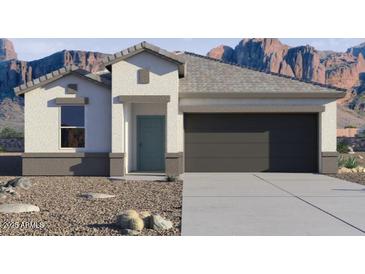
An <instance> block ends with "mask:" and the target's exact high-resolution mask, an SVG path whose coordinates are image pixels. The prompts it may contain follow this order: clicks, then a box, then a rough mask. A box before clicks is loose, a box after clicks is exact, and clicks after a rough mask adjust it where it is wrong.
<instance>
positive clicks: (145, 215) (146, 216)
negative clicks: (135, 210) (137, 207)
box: [139, 211, 152, 228]
mask: <svg viewBox="0 0 365 274" xmlns="http://www.w3.org/2000/svg"><path fill="white" fill-rule="evenodd" d="M139 216H140V217H141V218H142V220H143V223H144V227H145V228H151V218H152V214H151V212H149V211H141V212H140V213H139Z"/></svg>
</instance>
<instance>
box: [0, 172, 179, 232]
mask: <svg viewBox="0 0 365 274" xmlns="http://www.w3.org/2000/svg"><path fill="white" fill-rule="evenodd" d="M14 178H15V177H0V182H1V183H0V190H1V191H0V210H2V211H3V212H18V211H22V210H24V211H29V212H23V213H1V214H0V225H1V226H0V235H27V236H28V235H50V236H51V235H52V236H53V235H55V236H58V235H60V236H61V235H62V236H64V235H65V236H66V235H70V236H71V235H85V236H86V235H95V236H109V235H113V236H114V235H142V236H149V235H151V236H153V235H155V236H158V235H171V236H177V235H180V232H181V207H182V182H158V181H155V182H152V181H110V180H109V179H107V178H104V177H22V178H21V180H19V179H16V180H13V179H14Z"/></svg>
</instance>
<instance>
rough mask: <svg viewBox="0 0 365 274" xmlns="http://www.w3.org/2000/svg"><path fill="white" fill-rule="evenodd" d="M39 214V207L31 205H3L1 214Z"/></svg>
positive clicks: (0, 206)
mask: <svg viewBox="0 0 365 274" xmlns="http://www.w3.org/2000/svg"><path fill="white" fill-rule="evenodd" d="M23 212H39V207H38V206H35V205H31V204H1V205H0V213H23Z"/></svg>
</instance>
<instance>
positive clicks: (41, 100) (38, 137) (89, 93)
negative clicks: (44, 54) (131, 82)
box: [24, 75, 111, 153]
mask: <svg viewBox="0 0 365 274" xmlns="http://www.w3.org/2000/svg"><path fill="white" fill-rule="evenodd" d="M70 83H75V84H78V92H77V95H72V94H65V88H66V87H67V85H68V84H70ZM76 96H78V97H88V98H89V104H88V105H86V106H85V128H86V136H85V141H86V143H85V148H79V149H73V148H67V149H66V148H62V149H61V148H60V107H59V106H57V105H56V104H55V98H57V97H76ZM24 107H25V115H24V116H25V117H24V120H25V125H24V136H25V148H24V150H25V152H27V153H31V152H40V153H41V152H50V153H52V152H109V151H110V139H111V138H110V131H111V128H110V124H111V123H110V120H111V117H110V91H109V90H108V89H106V88H104V87H102V86H100V85H96V84H94V83H92V82H90V81H89V80H86V79H83V78H81V77H79V76H75V75H67V76H65V77H62V78H60V79H59V80H57V81H55V82H52V83H50V84H48V85H46V86H44V87H42V88H37V89H34V90H32V91H30V92H28V93H26V94H25V106H24Z"/></svg>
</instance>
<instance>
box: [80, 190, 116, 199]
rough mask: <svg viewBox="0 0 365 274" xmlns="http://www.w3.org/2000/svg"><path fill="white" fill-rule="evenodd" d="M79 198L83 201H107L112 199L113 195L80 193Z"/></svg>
mask: <svg viewBox="0 0 365 274" xmlns="http://www.w3.org/2000/svg"><path fill="white" fill-rule="evenodd" d="M80 197H82V198H85V199H89V200H92V199H109V198H114V197H115V195H110V194H105V193H96V192H87V193H81V194H80Z"/></svg>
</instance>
